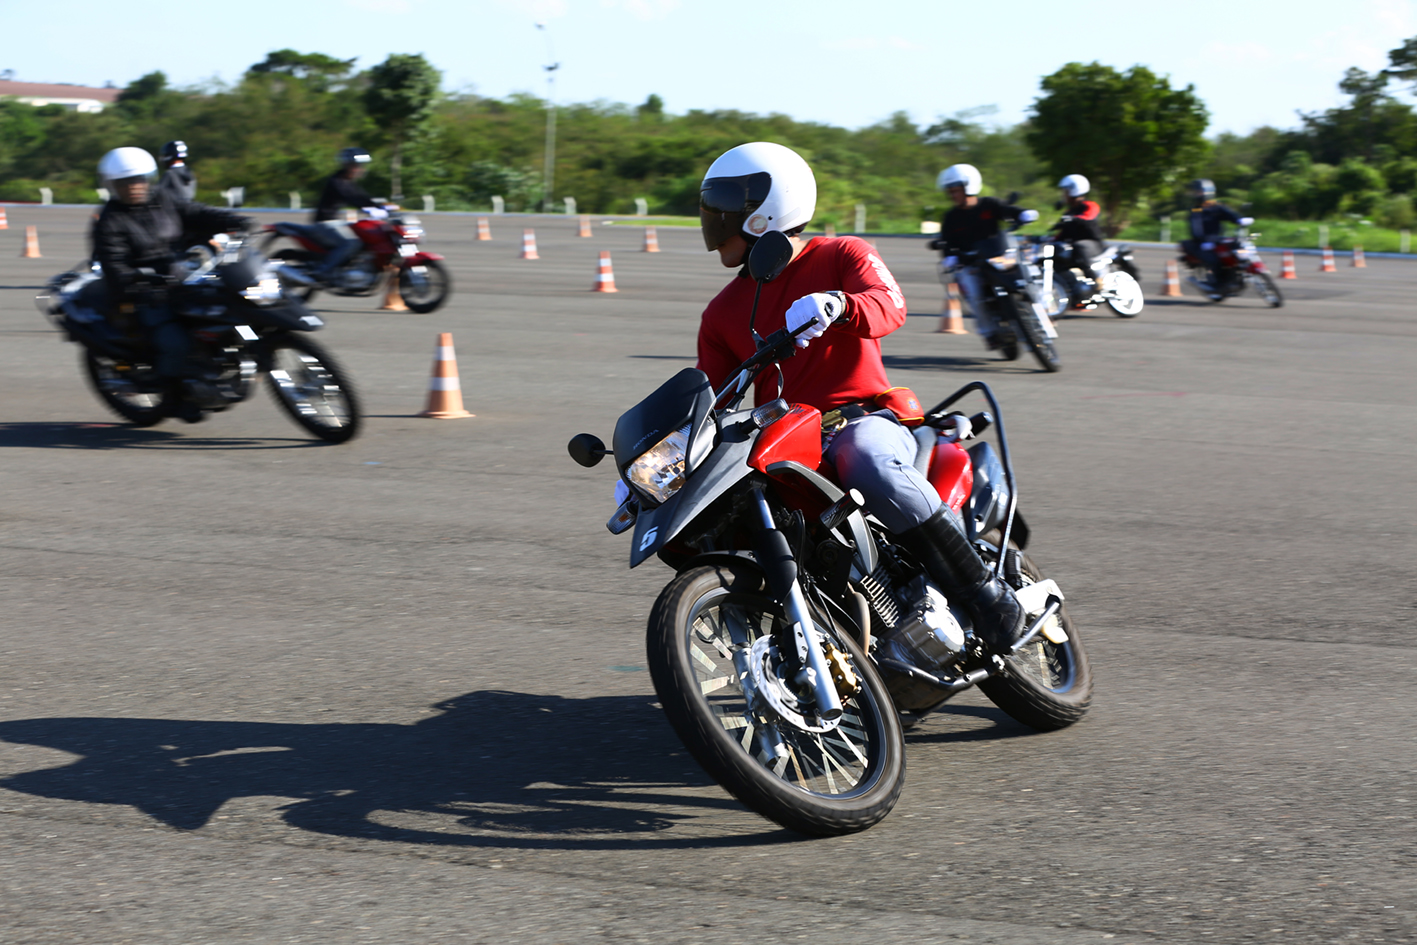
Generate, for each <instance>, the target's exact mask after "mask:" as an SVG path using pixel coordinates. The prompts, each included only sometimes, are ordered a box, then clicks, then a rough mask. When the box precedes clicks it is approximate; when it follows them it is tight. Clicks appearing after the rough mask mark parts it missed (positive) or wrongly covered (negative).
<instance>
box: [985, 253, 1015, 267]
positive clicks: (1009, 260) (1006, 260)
mask: <svg viewBox="0 0 1417 945" xmlns="http://www.w3.org/2000/svg"><path fill="white" fill-rule="evenodd" d="M989 265H991V266H993V267H994V268H995V269H1012V268H1014V267H1015V266H1017V265H1018V250H1017V249H1012V248H1011V249H1008V250H1006V251H1005V252H1004V255H1002V256H990V257H989Z"/></svg>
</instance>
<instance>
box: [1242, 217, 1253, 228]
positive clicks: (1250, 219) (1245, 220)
mask: <svg viewBox="0 0 1417 945" xmlns="http://www.w3.org/2000/svg"><path fill="white" fill-rule="evenodd" d="M1254 222H1255V218H1254V217H1241V218H1240V225H1241V226H1253V225H1254Z"/></svg>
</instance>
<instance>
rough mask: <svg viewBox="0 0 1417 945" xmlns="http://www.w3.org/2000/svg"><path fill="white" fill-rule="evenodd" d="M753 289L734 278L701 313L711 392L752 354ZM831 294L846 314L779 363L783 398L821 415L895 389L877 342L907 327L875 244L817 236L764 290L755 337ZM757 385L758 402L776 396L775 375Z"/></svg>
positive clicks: (703, 362)
mask: <svg viewBox="0 0 1417 945" xmlns="http://www.w3.org/2000/svg"><path fill="white" fill-rule="evenodd" d="M756 288H757V283H755V282H753V280H752V279H749V278H747V277H746V276H745V277H742V278H738V279H734V280H733V281H732V282H730V283H729V284H728V285H727V286H725V287H724V289H723V291H722V292H720V293H718V295H717V296H715V297H714V300H713V301H712V302H710V303H709V304H708V308H706V309H704V315H703V320H702V321H701V322H700V323H699V370H701V371H703V372H704V373H705V374H707V375H708V376H709V380H710V381H711V382H712V383H713V387H714V390H718V389H720V388H721V387H722V386H723V384H724V382H726V381H727V380H728V379H729V375H730V374H731V373H732V372H733V370H734V369H735V368H737V367H738V365H740V364H742V363H743V362H744V361H746V360H748V358H750V357H752V356H753V353H754V347H753V336H752V335H751V334H750V333H749V331H748V316H749V313H750V312H751V311H752V309H753V291H754V290H755V289H756ZM832 291H840V292H844V293H845V294H846V312H845V313H844V314H843V315H842V316H841V317H839V318H838V319H837V320H836V321H835V322H833V323H832V325H831V327H830V328H828V329H827V332H826V334H824V335H823V336H822V337H820V338H817V339H815V340H813V341H812V343H811V344H810V345H808V346H807V347H806V348H805V349H802V350H799V351H798V352H797V354H796V356H794V357H791V358H788V359H786V360H784V361H783V362H782V375H783V391H782V396H783V398H785V399H786V400H787V401H788V402H789V403H794V404H807V405H809V406H812V407H816V408H817V409H818V410H822V411H826V410H830V409H831V408H833V407H838V406H840V405H842V404H848V403H852V402H854V401H863V400H870V399H871V398H872V397H874V396H876V395H877V394H879V393H881V392H882V391H885V390H886V389H888V388H889V387H890V386H891V385H890V383H889V382H888V381H887V380H886V368H885V365H884V364H882V363H881V343H880V341H879V340H878V339H880V338H883V337H885V336H886V335H889V334H890V333H891V332H893V331H895V330H896V329H897V328H899V327H900V326H901V325H904V324H905V296H904V295H903V294H902V293H901V291H900V286H899V285H897V284H896V281H895V277H894V276H892V275H891V272H890V270H889V269H887V268H886V264H885V263H884V262H882V261H881V257H880V256H879V255H878V254H877V253H876V251H875V250H874V249H873V248H872V247H871V245H870V244H869V243H867V242H866V241H865V240H860V239H857V238H856V237H854V236H843V237H838V238H836V239H826V238H825V237H820V236H819V237H817V238H815V239H813V240H812V241H811V242H809V243H808V244H807V246H806V248H804V249H803V250H802V252H801V253H800V254H798V256H797V258H796V259H794V260H793V261H792V263H791V264H790V265H788V267H787V269H785V270H784V271H783V273H782V275H780V276H778V277H777V278H776V279H774V280H773V281H771V282H769V283H768V284H767V285H765V286H763V296H762V300H761V301H760V302H759V303H758V318H757V322H756V327H757V330H758V334H760V335H762V336H763V337H764V338H766V337H767V336H768V335H770V334H772V333H773V332H775V331H777V330H778V329H779V328H782V327H784V326H785V323H786V314H787V309H788V307H789V306H790V305H791V304H792V303H793V302H795V301H797V300H798V299H800V298H802V296H804V295H811V294H812V293H813V292H832ZM756 387H757V389H756V391H755V402H756V403H759V404H761V403H763V402H764V401H765V400H771V399H772V398H773V397H775V396H777V372H776V371H774V370H772V369H771V368H769V369H768V370H765V371H763V372H762V374H760V375H759V376H758V383H757V385H756Z"/></svg>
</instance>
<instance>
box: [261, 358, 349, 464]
mask: <svg viewBox="0 0 1417 945" xmlns="http://www.w3.org/2000/svg"><path fill="white" fill-rule="evenodd" d="M278 344H279V347H277V348H276V349H275V350H274V351H273V352H272V353H271V366H270V371H269V374H268V376H269V378H270V382H271V393H272V394H273V395H274V396H275V399H276V403H278V404H280V407H281V409H282V410H284V411H285V412H286V413H287V414H289V415H290V418H291V419H292V420H294V421H295V422H296V423H298V424H300V425H301V426H302V427H304V428H305V429H306V430H307V431H309V432H310V433H312V434H314V435H315V436H317V437H319V438H320V439H322V440H324V441H325V442H326V443H344V442H345V441H347V440H351V439H353V438H354V436H355V434H356V433H358V432H359V419H360V418H359V398H358V396H357V395H356V394H355V392H354V386H353V385H352V384H351V383H350V381H349V377H348V375H346V374H345V372H344V369H343V368H341V367H340V366H339V363H338V362H337V361H335V359H334V358H333V356H331V355H330V353H329V352H328V351H326V350H325V349H324V348H323V347H321V346H320V345H318V344H316V343H315V342H314V341H312V340H310V339H309V338H305V337H302V336H300V335H287V336H285V337H284V338H282V339H280V341H279V342H278Z"/></svg>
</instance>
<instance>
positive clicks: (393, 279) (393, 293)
mask: <svg viewBox="0 0 1417 945" xmlns="http://www.w3.org/2000/svg"><path fill="white" fill-rule="evenodd" d="M379 311H381V312H406V311H408V306H407V305H405V304H403V296H402V295H400V294H399V271H398V269H396V268H394V267H392V266H391V267H389V291H387V292H385V293H384V304H383V305H380V306H379Z"/></svg>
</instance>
